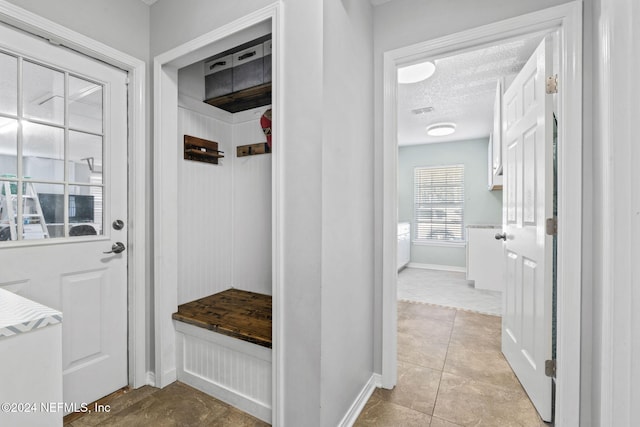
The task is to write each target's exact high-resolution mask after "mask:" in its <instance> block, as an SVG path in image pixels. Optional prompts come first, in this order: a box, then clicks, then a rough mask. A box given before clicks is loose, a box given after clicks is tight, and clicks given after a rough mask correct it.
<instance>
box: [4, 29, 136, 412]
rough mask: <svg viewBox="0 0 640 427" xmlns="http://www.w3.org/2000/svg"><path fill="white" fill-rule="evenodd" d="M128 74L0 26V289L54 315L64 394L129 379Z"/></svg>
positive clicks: (87, 394)
mask: <svg viewBox="0 0 640 427" xmlns="http://www.w3.org/2000/svg"><path fill="white" fill-rule="evenodd" d="M126 79H127V74H126V73H125V72H123V71H121V70H118V69H115V68H113V67H110V66H108V65H106V64H104V63H101V62H99V61H95V60H92V59H90V58H88V57H85V56H83V55H80V54H78V53H76V52H73V51H71V50H68V49H66V48H64V47H61V46H56V45H54V44H51V43H49V42H47V41H46V40H44V39H41V38H38V37H35V36H31V35H29V34H26V33H23V32H21V31H19V30H16V29H13V28H11V27H8V26H4V25H0V260H1V269H0V287H4V288H6V289H9V290H12V291H14V292H17V293H19V294H21V295H23V296H25V297H27V298H30V299H32V300H34V301H37V302H40V303H42V304H45V305H48V306H50V307H52V308H55V309H57V310H60V311H61V312H62V313H63V323H62V334H63V343H62V348H63V366H62V369H63V388H64V394H63V396H64V400H65V402H66V403H76V404H79V403H83V402H85V403H89V402H92V401H94V400H97V399H99V398H100V397H103V396H105V395H107V394H109V393H111V392H113V391H115V390H117V389H119V388H121V387H123V386H126V385H127V383H128V375H127V256H126V252H124V253H122V250H124V249H125V248H124V244H126V243H127V227H126V224H127V87H126ZM119 243H121V245H119ZM112 249H115V250H114V251H112ZM109 251H112V252H111V253H106V252H109ZM42 351H43V352H46V351H47V349H44V348H43V349H42ZM69 409H72V407H66V408H65V412H69Z"/></svg>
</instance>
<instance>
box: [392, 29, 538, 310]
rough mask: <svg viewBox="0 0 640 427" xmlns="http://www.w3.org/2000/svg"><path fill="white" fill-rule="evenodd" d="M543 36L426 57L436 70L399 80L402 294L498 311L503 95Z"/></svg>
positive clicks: (469, 308)
mask: <svg viewBox="0 0 640 427" xmlns="http://www.w3.org/2000/svg"><path fill="white" fill-rule="evenodd" d="M543 37H544V34H531V35H526V36H523V37H519V38H517V39H512V40H504V41H502V42H500V43H492V44H491V45H489V46H484V47H478V48H476V49H473V50H465V51H463V52H454V53H452V54H448V55H446V56H443V57H438V58H433V57H431V58H425V59H423V60H422V61H425V60H426V61H427V62H426V63H430V64H433V67H434V68H435V70H434V72H433V74H432V75H431V76H430V77H428V78H427V79H424V80H421V81H419V82H415V83H411V84H406V83H405V84H403V83H400V84H399V85H398V107H397V111H398V150H399V151H398V186H399V187H398V188H399V191H398V215H399V218H398V219H399V229H400V227H402V226H404V227H405V228H409V229H410V230H411V232H410V240H409V242H408V243H409V254H408V256H406V257H405V258H404V260H403V261H402V262H401V261H400V260H401V252H400V251H399V252H398V257H399V262H398V264H399V267H401V268H402V267H406V268H404V269H403V270H401V271H400V272H399V278H398V299H401V300H409V301H416V302H427V303H431V304H439V305H443V306H448V307H454V308H460V309H465V310H472V311H477V312H481V313H485V314H492V315H498V316H500V315H501V313H502V310H501V305H502V292H501V290H502V287H501V284H502V283H501V282H502V270H503V269H502V263H501V258H502V251H501V249H502V245H501V244H500V241H496V240H495V239H494V235H495V234H496V233H499V232H500V230H501V229H502V212H503V207H502V179H503V171H502V160H501V159H502V157H501V131H502V125H501V117H502V112H501V110H502V107H501V106H502V104H501V99H502V93H503V91H504V88H506V87H508V86H509V85H510V84H511V82H512V81H513V79H514V78H515V76H516V75H517V73H518V72H519V71H520V69H521V68H522V67H523V66H524V64H525V63H526V61H527V59H528V58H529V57H530V56H531V54H532V53H533V51H534V50H535V48H536V47H537V46H538V44H539V43H540V41H541V40H542V38H543ZM421 63H422V64H424V63H425V62H421ZM410 67H413V66H410ZM403 69H406V68H403ZM446 125H451V132H452V133H450V134H448V135H441V133H443V132H437V131H436V132H435V135H433V136H432V135H430V132H431V133H433V132H434V130H430V129H433V128H434V127H437V126H441V127H442V126H446ZM439 129H440V128H439ZM399 236H400V234H399ZM398 242H399V244H400V243H401V240H400V238H399V240H398ZM405 244H406V243H405Z"/></svg>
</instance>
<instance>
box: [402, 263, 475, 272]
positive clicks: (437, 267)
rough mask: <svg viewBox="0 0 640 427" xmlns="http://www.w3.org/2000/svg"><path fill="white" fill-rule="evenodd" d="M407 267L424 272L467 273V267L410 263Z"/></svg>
mask: <svg viewBox="0 0 640 427" xmlns="http://www.w3.org/2000/svg"><path fill="white" fill-rule="evenodd" d="M407 267H409V268H421V269H423V270H440V271H455V272H458V273H466V272H467V267H458V266H455V265H438V264H421V263H418V262H410V263H409V264H407Z"/></svg>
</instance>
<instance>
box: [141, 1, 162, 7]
mask: <svg viewBox="0 0 640 427" xmlns="http://www.w3.org/2000/svg"><path fill="white" fill-rule="evenodd" d="M141 1H142V2H143V3H146V4H148V5H149V6H151V5H152V4H154V3H155V2H157V1H158V0H141Z"/></svg>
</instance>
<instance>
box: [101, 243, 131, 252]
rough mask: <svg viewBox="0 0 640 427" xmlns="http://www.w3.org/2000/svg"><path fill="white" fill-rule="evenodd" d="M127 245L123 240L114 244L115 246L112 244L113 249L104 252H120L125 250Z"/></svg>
mask: <svg viewBox="0 0 640 427" xmlns="http://www.w3.org/2000/svg"><path fill="white" fill-rule="evenodd" d="M125 249H126V248H125V246H124V243H122V242H115V243H114V244H113V246H111V250H110V251H109V252H103V253H105V254H119V253H120V252H124V250H125Z"/></svg>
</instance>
